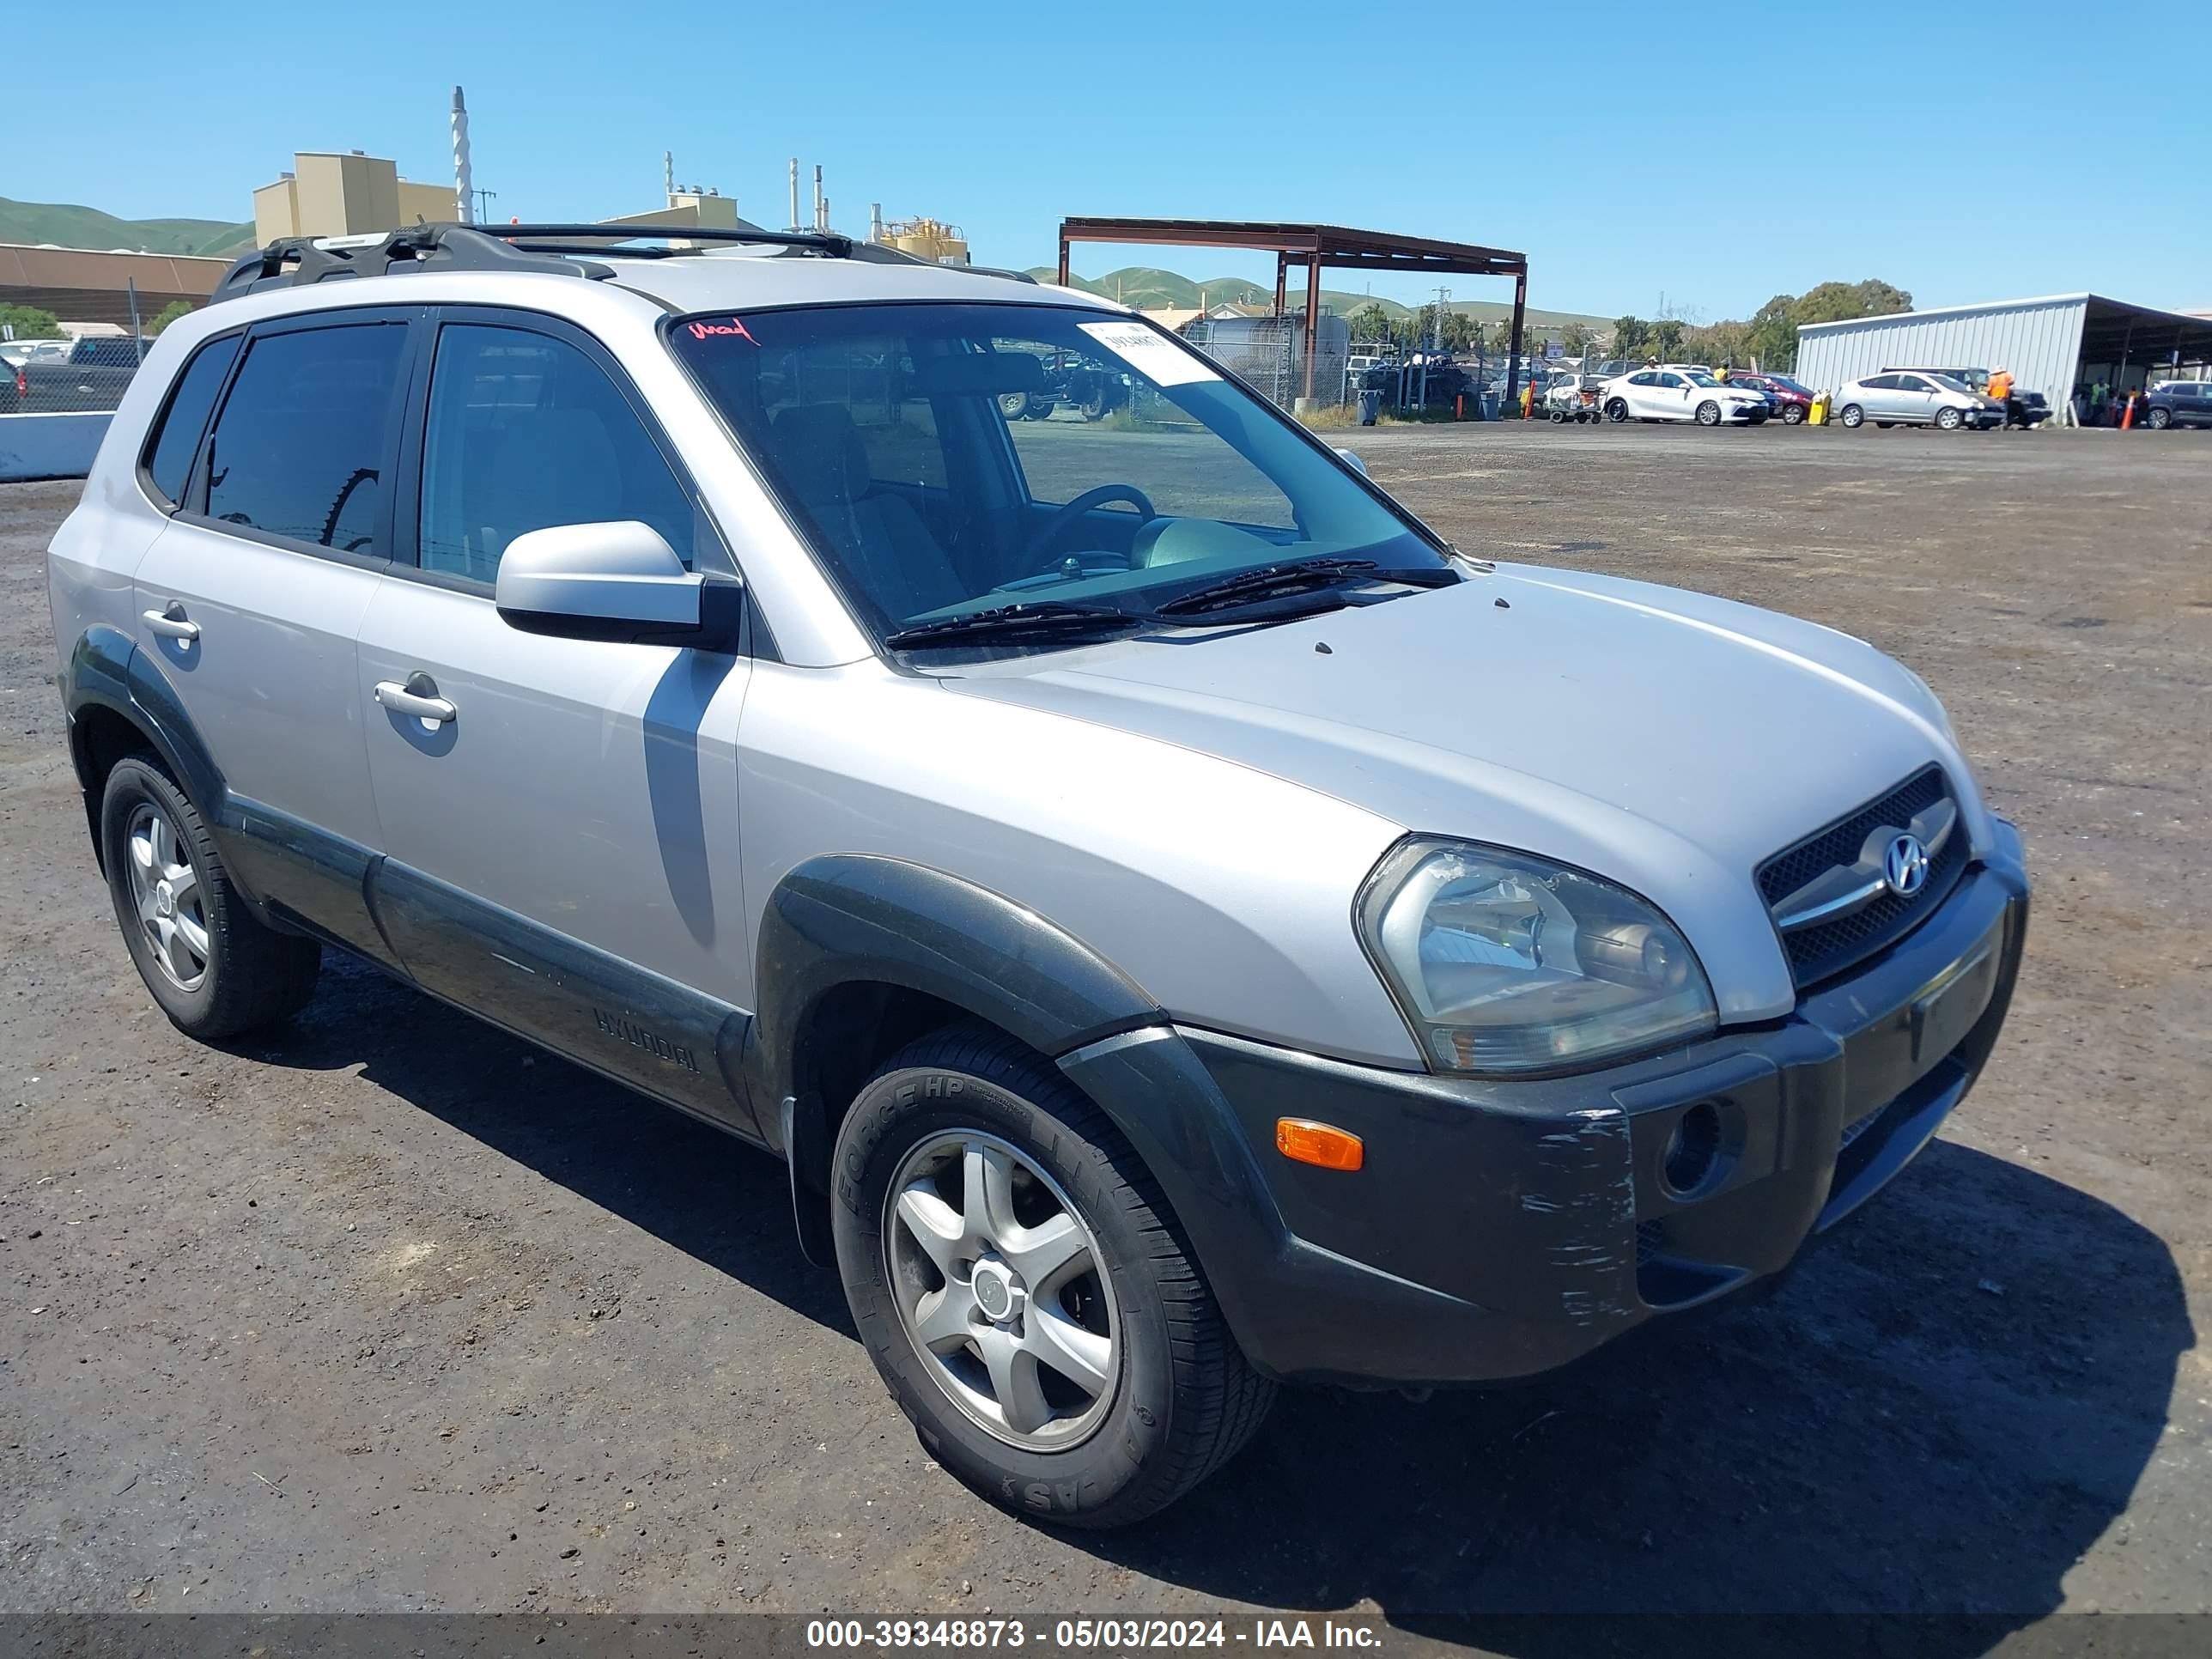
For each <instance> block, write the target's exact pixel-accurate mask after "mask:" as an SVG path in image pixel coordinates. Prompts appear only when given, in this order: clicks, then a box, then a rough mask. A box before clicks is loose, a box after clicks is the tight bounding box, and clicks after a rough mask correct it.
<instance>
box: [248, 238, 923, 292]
mask: <svg viewBox="0 0 2212 1659" xmlns="http://www.w3.org/2000/svg"><path fill="white" fill-rule="evenodd" d="M629 242H645V243H648V244H649V243H655V242H658V243H670V242H727V243H735V244H748V243H749V244H752V245H754V246H763V245H765V246H771V247H783V248H794V249H799V250H803V251H805V252H809V253H816V254H826V255H828V256H829V257H831V258H849V257H851V256H852V255H853V252H854V245H853V242H852V240H851V239H850V238H849V237H845V236H838V235H834V234H817V233H815V232H811V231H785V230H760V229H756V228H751V227H747V228H744V229H738V230H732V229H720V228H716V229H700V228H697V227H695V226H690V225H683V226H662V225H569V224H549V225H501V226H498V227H496V228H493V227H487V226H483V225H462V224H423V225H410V226H408V227H407V228H405V229H404V230H392V231H376V232H373V233H371V234H367V235H361V236H280V237H278V238H277V239H276V240H275V241H273V242H271V243H270V244H269V246H266V247H264V248H261V249H259V250H258V251H257V252H252V253H249V254H246V256H245V257H244V258H240V259H239V260H238V261H237V262H236V263H234V264H233V265H232V266H231V268H230V269H229V270H227V271H225V272H224V273H223V276H222V281H221V282H220V283H216V290H215V293H214V294H213V295H210V301H209V302H210V304H212V303H214V302H215V301H220V300H230V299H235V298H237V297H238V296H239V295H243V294H252V293H256V292H258V291H259V290H260V289H264V288H279V287H299V286H304V285H306V284H307V283H327V282H332V281H339V280H344V279H347V278H351V277H356V276H386V275H388V274H390V273H391V272H393V271H396V270H397V271H404V270H421V269H424V268H426V267H427V268H435V269H437V270H534V271H539V272H551V273H553V274H555V275H558V276H586V277H605V276H612V275H613V274H614V272H613V271H612V270H610V269H609V268H608V267H607V266H605V265H604V264H597V263H595V262H594V261H593V258H592V256H594V255H601V256H605V257H610V258H665V256H667V255H669V254H671V253H678V252H688V251H690V250H687V249H683V248H675V247H667V246H661V247H651V246H647V247H635V248H633V247H627V246H623V244H625V243H629ZM878 251H880V252H894V250H890V249H884V250H871V252H878ZM897 257H898V258H901V259H904V258H908V256H907V255H905V254H899V255H898V256H897Z"/></svg>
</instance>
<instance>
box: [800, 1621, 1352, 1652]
mask: <svg viewBox="0 0 2212 1659" xmlns="http://www.w3.org/2000/svg"><path fill="white" fill-rule="evenodd" d="M806 1645H807V1646H808V1647H810V1648H828V1649H840V1648H842V1649H845V1650H859V1651H867V1650H875V1651H878V1652H886V1651H892V1650H899V1649H916V1648H937V1649H941V1648H1028V1647H1038V1648H1049V1649H1054V1650H1061V1651H1091V1650H1101V1649H1103V1650H1112V1651H1128V1650H1133V1649H1139V1648H1227V1647H1231V1646H1237V1647H1247V1648H1362V1649H1368V1650H1375V1649H1379V1648H1380V1647H1382V1646H1383V1632H1382V1631H1381V1629H1380V1628H1378V1627H1377V1626H1375V1625H1372V1624H1363V1623H1358V1622H1355V1621H1352V1620H1335V1619H1303V1618H1291V1619H1254V1620H1249V1621H1246V1622H1244V1623H1243V1624H1238V1623H1234V1622H1231V1621H1230V1620H1222V1619H1143V1618H1135V1619H1057V1620H1052V1621H1051V1622H1050V1623H1047V1622H1046V1621H1045V1620H1024V1619H1020V1618H1003V1617H1002V1618H986V1619H811V1620H808V1621H807V1624H806Z"/></svg>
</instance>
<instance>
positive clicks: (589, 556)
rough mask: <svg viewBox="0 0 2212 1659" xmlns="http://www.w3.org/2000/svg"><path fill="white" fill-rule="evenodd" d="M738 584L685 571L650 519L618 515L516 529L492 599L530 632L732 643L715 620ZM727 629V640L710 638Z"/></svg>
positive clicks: (505, 616) (508, 619)
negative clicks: (599, 521) (591, 521)
mask: <svg viewBox="0 0 2212 1659" xmlns="http://www.w3.org/2000/svg"><path fill="white" fill-rule="evenodd" d="M742 591H743V589H742V586H741V585H740V584H739V583H738V582H736V581H734V580H731V579H728V578H723V579H720V580H715V581H711V582H710V581H709V580H708V579H707V578H706V577H704V576H702V575H700V574H697V573H696V572H695V571H690V570H686V569H685V568H684V561H683V560H682V559H680V558H678V556H677V553H676V550H675V549H674V548H672V547H671V546H669V544H668V543H667V540H666V539H665V538H664V537H663V536H662V535H661V534H660V532H659V531H657V530H655V529H654V528H653V526H651V525H648V524H642V523H640V522H639V521H638V520H635V519H619V520H613V521H611V522H609V523H604V524H564V525H556V526H551V527H550V528H547V529H544V530H532V531H528V532H525V533H524V534H522V535H520V536H517V537H516V538H514V539H513V541H511V542H509V543H508V544H507V551H506V552H505V553H504V554H502V555H501V557H500V562H499V578H498V580H497V582H496V583H495V586H494V589H493V603H494V605H496V606H497V607H498V610H499V614H500V618H501V621H503V622H505V623H507V626H508V627H510V628H516V629H521V630H522V631H523V632H524V633H526V634H548V635H555V636H556V637H558V638H562V639H571V640H604V641H618V642H627V643H635V644H647V643H653V644H665V645H697V646H704V647H708V649H714V648H717V647H720V648H723V649H728V648H731V647H732V646H733V645H734V643H735V635H736V630H735V629H734V628H733V627H732V628H729V629H721V628H717V627H716V626H714V624H715V623H716V622H717V621H718V620H720V617H718V616H717V615H716V613H718V612H720V613H722V615H723V616H727V615H728V611H727V609H726V607H727V605H728V604H729V601H730V600H731V599H735V598H736V597H737V596H738V594H740V593H741V592H742ZM725 632H726V634H727V635H728V639H727V641H723V640H721V639H717V638H714V637H711V636H712V635H718V634H722V633H725Z"/></svg>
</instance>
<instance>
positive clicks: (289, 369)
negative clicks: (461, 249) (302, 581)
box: [207, 323, 407, 556]
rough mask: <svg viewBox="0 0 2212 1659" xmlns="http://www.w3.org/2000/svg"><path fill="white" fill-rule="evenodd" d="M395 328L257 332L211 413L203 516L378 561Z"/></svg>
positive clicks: (396, 354) (403, 334)
mask: <svg viewBox="0 0 2212 1659" xmlns="http://www.w3.org/2000/svg"><path fill="white" fill-rule="evenodd" d="M406 352H407V325H405V324H404V323H356V324H351V325H345V326H342V327H334V328H307V329H297V330H294V331H289V332H287V333H283V334H265V335H263V336H261V337H259V338H258V339H256V340H255V341H254V342H253V343H252V345H250V346H248V347H247V348H246V362H244V364H242V365H241V366H240V368H239V371H238V378H237V379H236V380H234V381H233V382H232V384H231V388H230V395H229V397H228V398H225V399H224V400H223V405H222V414H220V415H218V416H216V423H215V435H214V436H213V437H212V438H210V440H209V448H208V499H207V512H208V516H209V517H210V518H212V519H217V520H221V521H222V522H223V523H225V524H231V525H236V526H239V527H240V528H241V529H252V530H258V531H261V532H264V533H266V534H268V535H272V536H283V537H286V538H289V539H291V540H293V541H297V542H308V543H312V544H315V545H317V546H319V547H328V548H333V549H336V550H338V551H340V552H345V553H362V554H367V555H370V556H381V555H384V554H386V553H388V552H389V551H390V550H389V549H386V548H382V547H380V546H378V545H377V537H378V533H379V532H378V526H379V525H380V523H381V522H382V511H381V507H382V492H383V489H384V478H383V476H382V475H383V469H384V467H385V465H386V453H387V451H388V448H389V438H390V434H391V422H392V412H393V399H392V392H393V388H394V387H395V386H397V384H398V377H399V373H400V367H401V365H402V364H403V363H404V362H405V360H406Z"/></svg>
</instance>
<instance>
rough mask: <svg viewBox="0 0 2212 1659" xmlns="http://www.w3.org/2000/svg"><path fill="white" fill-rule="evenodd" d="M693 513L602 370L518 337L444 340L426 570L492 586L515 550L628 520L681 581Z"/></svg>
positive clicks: (481, 332)
mask: <svg viewBox="0 0 2212 1659" xmlns="http://www.w3.org/2000/svg"><path fill="white" fill-rule="evenodd" d="M698 513H699V509H698V507H697V505H696V501H694V499H693V497H692V495H691V492H690V490H689V489H686V488H684V484H683V483H682V482H681V481H680V480H678V477H677V476H676V474H675V472H674V471H673V470H671V467H670V466H669V465H668V461H667V459H666V458H665V457H664V456H663V455H662V454H661V453H660V447H659V445H657V444H656V443H654V442H653V436H652V435H651V434H650V433H648V432H647V430H646V428H645V423H644V422H643V421H641V419H639V417H638V415H637V411H636V410H634V409H633V408H631V406H630V404H629V399H628V398H624V397H623V394H622V392H620V391H619V390H617V387H616V386H615V384H614V382H613V381H612V380H609V379H608V378H607V376H606V374H605V372H604V371H603V370H602V369H601V368H599V365H598V364H597V363H595V362H592V360H591V359H590V358H589V357H587V356H585V355H584V353H582V352H581V351H580V350H578V349H576V348H575V347H574V346H573V345H570V344H569V343H567V342H566V341H564V340H556V339H555V338H554V337H552V336H550V335H548V334H538V333H534V332H532V331H529V330H526V329H518V328H502V327H497V326H492V325H479V324H474V323H467V324H453V323H449V324H447V325H446V326H445V327H444V328H442V329H441V330H440V331H439V334H438V356H437V362H436V365H435V368H433V369H432V371H431V375H430V418H429V423H428V427H427V428H425V430H424V433H423V438H422V525H421V535H422V541H421V546H422V553H421V557H422V568H423V569H425V570H435V571H440V572H442V573H443V574H447V575H449V576H461V577H465V578H467V579H468V580H471V581H480V582H490V581H492V580H495V578H496V577H497V576H498V574H499V561H500V556H501V555H502V554H503V553H505V552H506V551H507V544H508V543H509V542H511V541H513V539H514V538H516V537H517V536H520V535H522V534H524V533H525V532H528V531H532V530H545V529H549V528H550V527H552V526H556V525H568V524H605V523H608V522H610V521H611V520H620V519H635V520H639V521H640V522H641V523H644V524H648V525H651V526H653V528H654V529H655V530H657V531H659V532H660V534H661V536H662V538H664V539H665V541H666V542H667V543H668V544H669V546H671V548H673V549H675V550H676V554H677V556H678V558H680V559H682V560H683V561H684V565H685V567H686V568H690V566H691V564H692V562H693V557H692V556H693V550H694V548H695V546H696V544H697V543H698V541H699V539H700V536H701V532H700V530H699V527H698Z"/></svg>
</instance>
